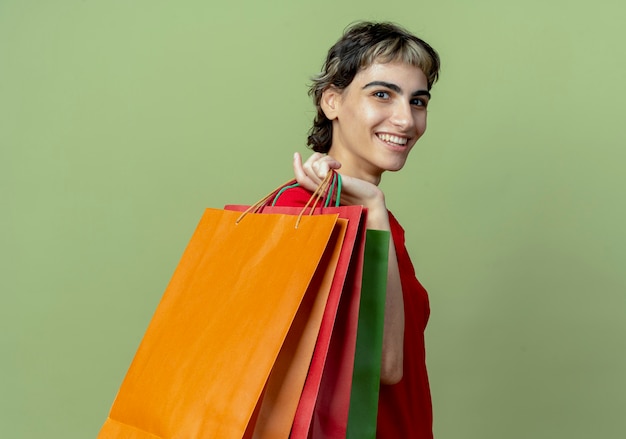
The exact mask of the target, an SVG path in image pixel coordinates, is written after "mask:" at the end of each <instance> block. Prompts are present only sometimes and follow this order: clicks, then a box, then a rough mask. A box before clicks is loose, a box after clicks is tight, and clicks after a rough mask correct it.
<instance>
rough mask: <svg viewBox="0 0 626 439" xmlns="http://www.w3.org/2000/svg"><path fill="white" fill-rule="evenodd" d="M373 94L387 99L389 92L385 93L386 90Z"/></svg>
mask: <svg viewBox="0 0 626 439" xmlns="http://www.w3.org/2000/svg"><path fill="white" fill-rule="evenodd" d="M374 96H376V97H377V98H381V99H389V93H387V92H386V91H377V92H374Z"/></svg>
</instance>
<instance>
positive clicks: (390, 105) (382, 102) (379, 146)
mask: <svg viewBox="0 0 626 439" xmlns="http://www.w3.org/2000/svg"><path fill="white" fill-rule="evenodd" d="M427 90H428V82H427V79H426V76H425V75H424V73H423V72H422V71H421V70H420V69H419V68H418V67H415V66H412V65H410V64H404V63H400V62H389V63H374V64H372V65H370V66H369V67H367V68H365V69H363V70H361V71H359V72H358V73H357V74H356V76H355V77H354V79H353V80H352V82H351V83H350V85H348V86H347V87H346V88H345V89H343V90H338V89H337V88H334V87H332V86H331V87H329V88H328V89H326V90H325V91H324V94H323V96H322V99H321V102H320V104H321V107H322V110H323V111H324V114H325V115H326V117H327V118H328V119H330V120H331V121H332V125H333V134H332V136H333V137H332V144H331V147H330V150H329V152H328V154H329V155H331V156H332V157H333V158H335V159H337V160H338V161H339V162H340V163H341V164H342V166H341V171H340V172H341V173H343V174H345V175H349V176H351V177H357V178H360V179H363V180H366V181H369V182H371V183H374V184H378V182H379V181H380V177H381V175H382V173H383V172H384V171H397V170H399V169H402V167H403V166H404V163H405V162H406V159H407V157H408V155H409V152H410V151H411V149H412V148H413V145H415V142H417V140H418V139H419V138H420V137H421V136H422V134H424V131H426V107H427V105H428V100H429V98H430V93H428V91H427Z"/></svg>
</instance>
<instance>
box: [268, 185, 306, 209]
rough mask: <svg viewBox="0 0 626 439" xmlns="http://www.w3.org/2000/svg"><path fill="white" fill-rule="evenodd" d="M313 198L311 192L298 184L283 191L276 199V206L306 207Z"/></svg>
mask: <svg viewBox="0 0 626 439" xmlns="http://www.w3.org/2000/svg"><path fill="white" fill-rule="evenodd" d="M309 198H311V192H309V191H307V190H306V189H304V188H302V187H300V186H296V187H293V188H289V189H287V190H285V191H283V192H282V193H281V194H280V195H279V196H278V199H277V200H276V203H275V204H274V205H275V206H286V207H304V206H305V205H306V203H307V201H309Z"/></svg>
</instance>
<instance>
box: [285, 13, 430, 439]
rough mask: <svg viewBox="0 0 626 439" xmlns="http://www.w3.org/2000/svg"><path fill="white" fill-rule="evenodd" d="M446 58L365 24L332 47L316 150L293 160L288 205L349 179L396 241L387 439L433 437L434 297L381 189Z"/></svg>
mask: <svg viewBox="0 0 626 439" xmlns="http://www.w3.org/2000/svg"><path fill="white" fill-rule="evenodd" d="M438 74H439V56H438V54H437V52H435V50H434V49H432V48H431V47H430V46H429V45H428V44H427V43H426V42H424V41H422V40H421V39H419V38H417V37H416V36H414V35H412V34H410V33H409V32H407V31H406V30H404V29H402V28H401V27H399V26H397V25H394V24H390V23H367V22H366V23H357V24H355V25H353V26H351V27H349V28H348V29H347V30H346V32H345V33H344V35H343V36H342V37H341V38H340V39H339V41H337V43H336V44H335V45H334V46H333V47H331V49H330V51H329V52H328V56H327V58H326V62H325V63H324V66H323V69H322V72H321V73H320V74H319V75H318V76H317V77H316V78H315V79H314V82H313V85H312V87H311V90H310V94H311V95H312V96H313V99H314V102H315V105H316V108H317V116H316V117H315V120H314V123H313V127H312V129H311V131H310V135H309V137H308V145H309V146H310V147H311V148H312V149H313V150H314V151H315V153H314V154H313V155H312V156H311V157H310V158H309V159H308V160H307V161H306V162H305V163H302V159H301V157H300V155H299V154H297V153H296V154H295V156H294V163H293V166H294V172H295V175H296V179H297V181H298V183H300V187H298V188H294V189H290V190H288V191H286V192H285V193H284V194H283V195H282V196H281V197H280V199H279V204H282V205H302V204H304V203H306V201H307V200H308V198H309V196H310V192H311V191H313V190H314V189H315V188H316V187H317V185H318V184H319V183H320V182H321V180H322V179H323V178H324V176H325V175H326V174H327V172H329V170H331V169H334V170H336V171H337V172H339V173H340V174H341V176H342V181H343V189H342V193H341V203H342V204H344V205H351V204H356V205H363V206H365V207H367V209H368V215H367V224H366V226H367V228H370V229H378V230H388V231H390V232H391V235H392V242H391V244H390V248H389V270H388V281H387V299H386V309H385V327H384V335H383V357H382V365H381V387H380V399H379V409H378V412H379V414H378V433H377V437H379V438H393V439H396V438H403V439H404V438H406V439H408V438H419V439H422V438H432V409H431V400H430V390H429V385H428V376H427V373H426V359H425V349H424V330H425V328H426V323H427V320H428V316H429V305H428V296H427V294H426V291H425V290H424V288H423V287H422V286H421V284H420V283H419V281H418V280H417V278H416V277H415V271H414V269H413V265H412V263H411V260H410V259H409V255H408V253H407V251H406V248H405V245H404V230H403V229H402V227H401V226H400V224H399V223H398V222H397V221H396V219H395V218H394V217H393V215H392V214H391V213H390V212H389V211H388V210H387V205H386V203H385V196H384V194H383V192H382V191H381V190H380V188H379V187H378V184H379V183H380V180H381V177H382V174H383V173H384V172H385V171H398V170H400V169H402V167H403V166H404V163H405V162H406V160H407V158H408V155H409V153H410V152H411V149H412V148H413V146H414V145H415V142H417V141H418V140H419V138H420V137H421V136H422V135H423V134H424V132H425V131H426V115H427V111H426V109H427V107H428V101H429V100H430V89H431V87H432V85H433V84H434V83H435V82H436V80H437V78H438Z"/></svg>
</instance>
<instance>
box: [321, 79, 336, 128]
mask: <svg viewBox="0 0 626 439" xmlns="http://www.w3.org/2000/svg"><path fill="white" fill-rule="evenodd" d="M340 99H341V90H339V89H338V88H337V87H335V86H334V85H331V86H329V87H328V88H326V89H325V90H324V91H323V92H322V99H321V100H320V106H321V107H322V111H323V112H324V115H326V117H327V118H328V120H335V119H337V110H338V108H339V103H340V102H339V101H340Z"/></svg>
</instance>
